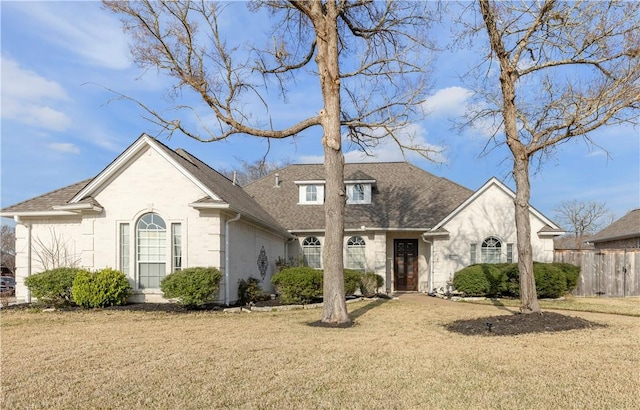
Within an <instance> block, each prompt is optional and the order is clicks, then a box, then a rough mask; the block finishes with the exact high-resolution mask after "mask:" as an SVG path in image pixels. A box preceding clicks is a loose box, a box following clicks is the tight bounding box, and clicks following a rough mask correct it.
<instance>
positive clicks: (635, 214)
mask: <svg viewBox="0 0 640 410" xmlns="http://www.w3.org/2000/svg"><path fill="white" fill-rule="evenodd" d="M636 237H638V238H640V208H638V209H634V210H633V211H631V212H629V213H627V214H626V215H625V216H623V217H622V218H620V219H618V220H617V221H614V222H613V223H612V224H611V225H609V226H607V227H606V228H604V229H603V230H601V231H600V232H598V233H597V234H595V235H593V237H592V238H591V239H590V242H592V243H599V242H608V241H613V240H618V239H627V238H636Z"/></svg>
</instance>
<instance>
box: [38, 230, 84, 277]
mask: <svg viewBox="0 0 640 410" xmlns="http://www.w3.org/2000/svg"><path fill="white" fill-rule="evenodd" d="M73 245H74V244H73V243H72V242H71V239H69V238H66V237H65V236H64V235H63V234H60V233H57V232H56V230H55V229H54V228H50V229H49V238H43V237H41V236H39V235H38V236H35V237H34V238H33V254H34V256H35V258H36V259H37V260H38V262H40V266H41V267H42V270H43V271H46V270H51V269H56V268H75V267H78V266H79V265H80V256H79V255H78V254H77V253H76V252H75V247H74V246H73Z"/></svg>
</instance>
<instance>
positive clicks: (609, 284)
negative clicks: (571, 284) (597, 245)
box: [553, 249, 640, 297]
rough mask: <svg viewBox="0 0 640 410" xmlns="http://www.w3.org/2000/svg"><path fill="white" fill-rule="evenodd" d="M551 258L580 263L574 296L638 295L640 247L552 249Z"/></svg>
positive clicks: (575, 263) (639, 284)
mask: <svg viewBox="0 0 640 410" xmlns="http://www.w3.org/2000/svg"><path fill="white" fill-rule="evenodd" d="M553 259H554V261H555V262H565V263H571V264H574V265H577V266H580V277H579V278H578V286H577V288H576V290H575V291H574V292H573V294H574V295H576V296H608V297H627V296H640V249H606V250H602V249H600V250H581V251H556V252H555V253H554V258H553Z"/></svg>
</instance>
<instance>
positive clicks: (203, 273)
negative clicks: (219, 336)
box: [160, 267, 222, 309]
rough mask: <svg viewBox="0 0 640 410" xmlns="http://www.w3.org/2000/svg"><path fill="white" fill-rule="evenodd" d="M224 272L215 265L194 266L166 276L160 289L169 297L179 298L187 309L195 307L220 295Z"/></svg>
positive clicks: (180, 302)
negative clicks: (219, 290) (214, 266)
mask: <svg viewBox="0 0 640 410" xmlns="http://www.w3.org/2000/svg"><path fill="white" fill-rule="evenodd" d="M221 278H222V274H221V273H220V271H219V270H218V269H216V268H213V267H192V268H186V269H183V270H181V271H177V272H174V273H171V274H169V275H167V276H165V277H164V278H163V279H162V281H161V282H160V290H162V292H163V293H164V297H165V298H167V299H177V300H178V304H180V305H183V306H185V307H186V308H187V309H195V308H198V307H200V306H202V305H204V304H205V303H207V302H210V301H212V300H214V299H215V298H216V296H217V295H218V289H219V286H220V279H221Z"/></svg>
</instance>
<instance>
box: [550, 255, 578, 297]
mask: <svg viewBox="0 0 640 410" xmlns="http://www.w3.org/2000/svg"><path fill="white" fill-rule="evenodd" d="M553 266H556V267H557V268H559V269H560V270H562V271H563V272H564V274H565V276H566V277H567V292H568V293H569V292H573V291H574V290H575V288H576V287H577V286H578V278H579V277H580V266H576V265H572V264H570V263H562V262H554V263H553Z"/></svg>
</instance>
